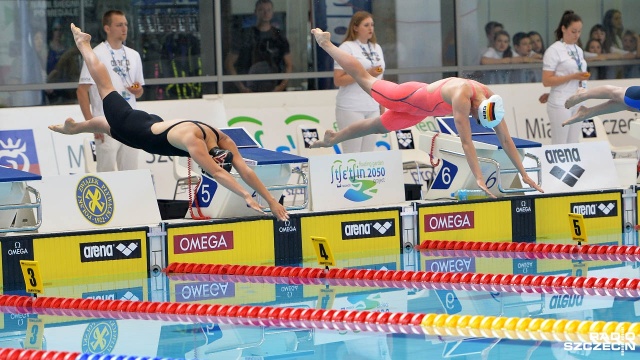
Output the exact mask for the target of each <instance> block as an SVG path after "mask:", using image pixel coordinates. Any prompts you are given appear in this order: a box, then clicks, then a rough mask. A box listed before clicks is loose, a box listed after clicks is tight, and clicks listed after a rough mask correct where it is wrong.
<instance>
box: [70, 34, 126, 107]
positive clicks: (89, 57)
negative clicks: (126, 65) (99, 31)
mask: <svg viewBox="0 0 640 360" xmlns="http://www.w3.org/2000/svg"><path fill="white" fill-rule="evenodd" d="M71 32H72V33H73V39H74V40H75V41H76V46H77V47H78V50H80V53H81V54H82V57H83V58H84V62H85V63H86V64H87V69H88V70H89V73H90V74H91V77H92V78H93V81H95V82H96V86H97V87H98V93H99V94H100V98H101V99H104V98H105V96H107V95H109V93H110V92H112V91H114V90H115V89H114V87H113V84H112V83H111V77H110V76H109V72H108V71H107V68H106V67H105V66H104V64H103V63H102V62H101V61H100V60H99V59H98V57H97V56H96V54H95V53H94V52H93V49H92V48H91V43H90V41H91V35H89V34H86V33H83V32H82V31H81V30H80V28H79V27H77V26H75V25H74V24H71Z"/></svg>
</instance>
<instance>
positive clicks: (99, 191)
mask: <svg viewBox="0 0 640 360" xmlns="http://www.w3.org/2000/svg"><path fill="white" fill-rule="evenodd" d="M76 204H77V205H78V210H80V213H81V214H82V216H84V217H85V219H87V220H89V222H90V223H92V224H94V225H105V224H107V223H108V222H109V221H111V219H112V218H113V214H114V211H115V203H114V201H113V194H112V193H111V190H110V189H109V187H108V186H107V184H106V183H105V182H104V181H102V179H100V178H98V177H96V176H93V175H88V176H85V177H83V178H82V179H80V181H79V182H78V185H77V186H76Z"/></svg>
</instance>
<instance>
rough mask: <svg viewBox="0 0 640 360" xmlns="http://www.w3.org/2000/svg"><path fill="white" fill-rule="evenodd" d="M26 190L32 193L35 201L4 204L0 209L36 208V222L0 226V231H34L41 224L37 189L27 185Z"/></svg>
mask: <svg viewBox="0 0 640 360" xmlns="http://www.w3.org/2000/svg"><path fill="white" fill-rule="evenodd" d="M26 190H27V191H28V192H30V193H31V194H33V195H34V197H35V201H34V202H29V203H24V204H6V205H0V211H3V210H21V209H36V224H35V225H32V226H23V227H12V226H10V227H7V228H0V233H8V232H18V231H35V230H38V228H39V227H40V225H42V199H41V198H40V193H39V192H38V190H36V189H34V188H32V187H31V186H29V185H27V186H26Z"/></svg>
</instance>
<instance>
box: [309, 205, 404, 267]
mask: <svg viewBox="0 0 640 360" xmlns="http://www.w3.org/2000/svg"><path fill="white" fill-rule="evenodd" d="M400 221H401V220H400V209H391V210H381V209H378V210H377V211H368V212H364V211H363V212H353V213H340V214H328V215H318V216H305V217H302V218H301V224H302V225H301V229H302V258H303V259H304V266H311V267H315V266H318V265H317V259H316V254H315V250H314V248H313V244H312V242H311V237H312V236H320V237H323V238H325V239H326V240H327V244H328V246H330V247H331V252H332V253H333V256H334V257H335V260H336V262H337V265H336V267H338V268H351V267H365V265H369V266H368V267H367V268H369V269H373V268H375V267H374V266H373V265H376V264H386V263H389V262H392V263H395V264H396V268H397V269H399V268H400V266H399V261H400V248H401V244H402V231H401V229H400ZM314 264H315V265H314Z"/></svg>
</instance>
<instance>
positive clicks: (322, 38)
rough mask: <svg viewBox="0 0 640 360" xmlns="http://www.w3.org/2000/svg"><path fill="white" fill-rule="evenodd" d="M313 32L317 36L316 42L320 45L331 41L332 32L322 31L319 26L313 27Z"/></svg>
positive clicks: (322, 45)
mask: <svg viewBox="0 0 640 360" xmlns="http://www.w3.org/2000/svg"><path fill="white" fill-rule="evenodd" d="M311 34H313V36H315V38H316V42H317V43H318V45H320V47H324V45H325V44H327V43H328V42H331V33H329V32H327V31H322V30H320V29H319V28H315V29H311Z"/></svg>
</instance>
